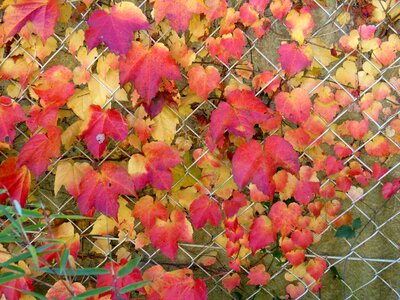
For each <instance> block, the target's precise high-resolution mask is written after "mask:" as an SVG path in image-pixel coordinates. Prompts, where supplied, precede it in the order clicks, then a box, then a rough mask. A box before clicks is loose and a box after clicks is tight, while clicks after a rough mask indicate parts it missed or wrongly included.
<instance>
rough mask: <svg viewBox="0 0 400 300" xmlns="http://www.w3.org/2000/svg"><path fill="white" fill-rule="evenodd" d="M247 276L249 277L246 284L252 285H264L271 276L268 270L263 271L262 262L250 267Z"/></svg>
mask: <svg viewBox="0 0 400 300" xmlns="http://www.w3.org/2000/svg"><path fill="white" fill-rule="evenodd" d="M247 277H248V278H249V279H250V280H249V281H248V282H247V284H253V285H265V284H267V282H268V281H269V279H270V278H271V276H270V275H269V274H268V272H266V271H265V266H264V265H263V264H259V265H257V266H255V267H253V268H251V269H250V273H249V274H248V275H247Z"/></svg>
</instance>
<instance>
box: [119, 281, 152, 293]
mask: <svg viewBox="0 0 400 300" xmlns="http://www.w3.org/2000/svg"><path fill="white" fill-rule="evenodd" d="M148 284H149V282H148V281H140V282H135V283H132V284H128V285H127V286H124V287H123V288H121V290H120V291H119V292H120V293H121V294H125V293H130V292H132V291H134V290H137V289H140V288H142V287H144V286H146V285H148Z"/></svg>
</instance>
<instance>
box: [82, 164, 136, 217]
mask: <svg viewBox="0 0 400 300" xmlns="http://www.w3.org/2000/svg"><path fill="white" fill-rule="evenodd" d="M80 191H81V193H80V194H79V196H78V198H77V202H78V207H79V210H80V212H81V214H82V215H91V214H92V212H93V208H96V210H98V211H99V212H101V213H102V214H104V215H107V216H111V217H114V218H115V219H116V218H117V213H118V208H119V204H118V196H119V195H120V194H124V195H133V196H135V197H136V191H135V186H134V184H133V181H132V179H131V178H130V177H129V174H128V172H127V171H126V169H125V168H123V167H121V166H119V165H116V164H114V163H111V162H105V163H104V164H103V165H102V166H101V170H100V172H99V173H98V172H96V171H94V170H90V171H88V172H87V173H86V174H85V176H84V177H83V178H82V181H81V184H80Z"/></svg>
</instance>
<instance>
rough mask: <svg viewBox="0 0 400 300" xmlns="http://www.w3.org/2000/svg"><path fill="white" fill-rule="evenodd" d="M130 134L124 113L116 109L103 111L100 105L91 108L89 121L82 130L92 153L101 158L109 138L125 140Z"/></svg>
mask: <svg viewBox="0 0 400 300" xmlns="http://www.w3.org/2000/svg"><path fill="white" fill-rule="evenodd" d="M127 136H128V124H127V122H126V121H125V118H124V116H123V115H121V114H120V113H119V112H118V111H116V110H114V109H109V110H108V111H106V112H105V111H103V110H102V109H101V107H100V106H98V105H91V106H90V108H89V123H88V124H87V127H86V129H85V130H84V131H83V132H82V137H83V139H84V140H85V141H86V143H87V147H88V149H89V151H90V153H92V154H93V156H94V157H96V158H99V157H100V156H102V155H103V153H104V150H105V149H106V145H107V138H108V137H111V138H112V139H114V140H116V141H123V140H124V139H125V138H126V137H127Z"/></svg>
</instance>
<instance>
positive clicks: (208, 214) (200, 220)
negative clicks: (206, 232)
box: [189, 195, 222, 229]
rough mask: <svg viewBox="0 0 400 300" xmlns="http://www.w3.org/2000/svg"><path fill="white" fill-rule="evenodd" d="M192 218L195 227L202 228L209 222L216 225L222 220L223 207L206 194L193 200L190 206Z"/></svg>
mask: <svg viewBox="0 0 400 300" xmlns="http://www.w3.org/2000/svg"><path fill="white" fill-rule="evenodd" d="M189 213H190V218H191V220H192V224H193V226H194V228H195V229H200V228H202V227H203V226H204V225H205V224H206V223H207V222H209V223H210V224H211V225H213V226H214V227H216V226H218V225H219V223H220V222H221V217H222V214H221V209H220V207H219V206H218V204H217V203H216V202H215V201H214V200H211V199H210V198H209V197H207V196H206V195H202V196H200V197H199V198H197V199H196V200H194V201H193V202H192V204H191V205H190V208H189Z"/></svg>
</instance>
